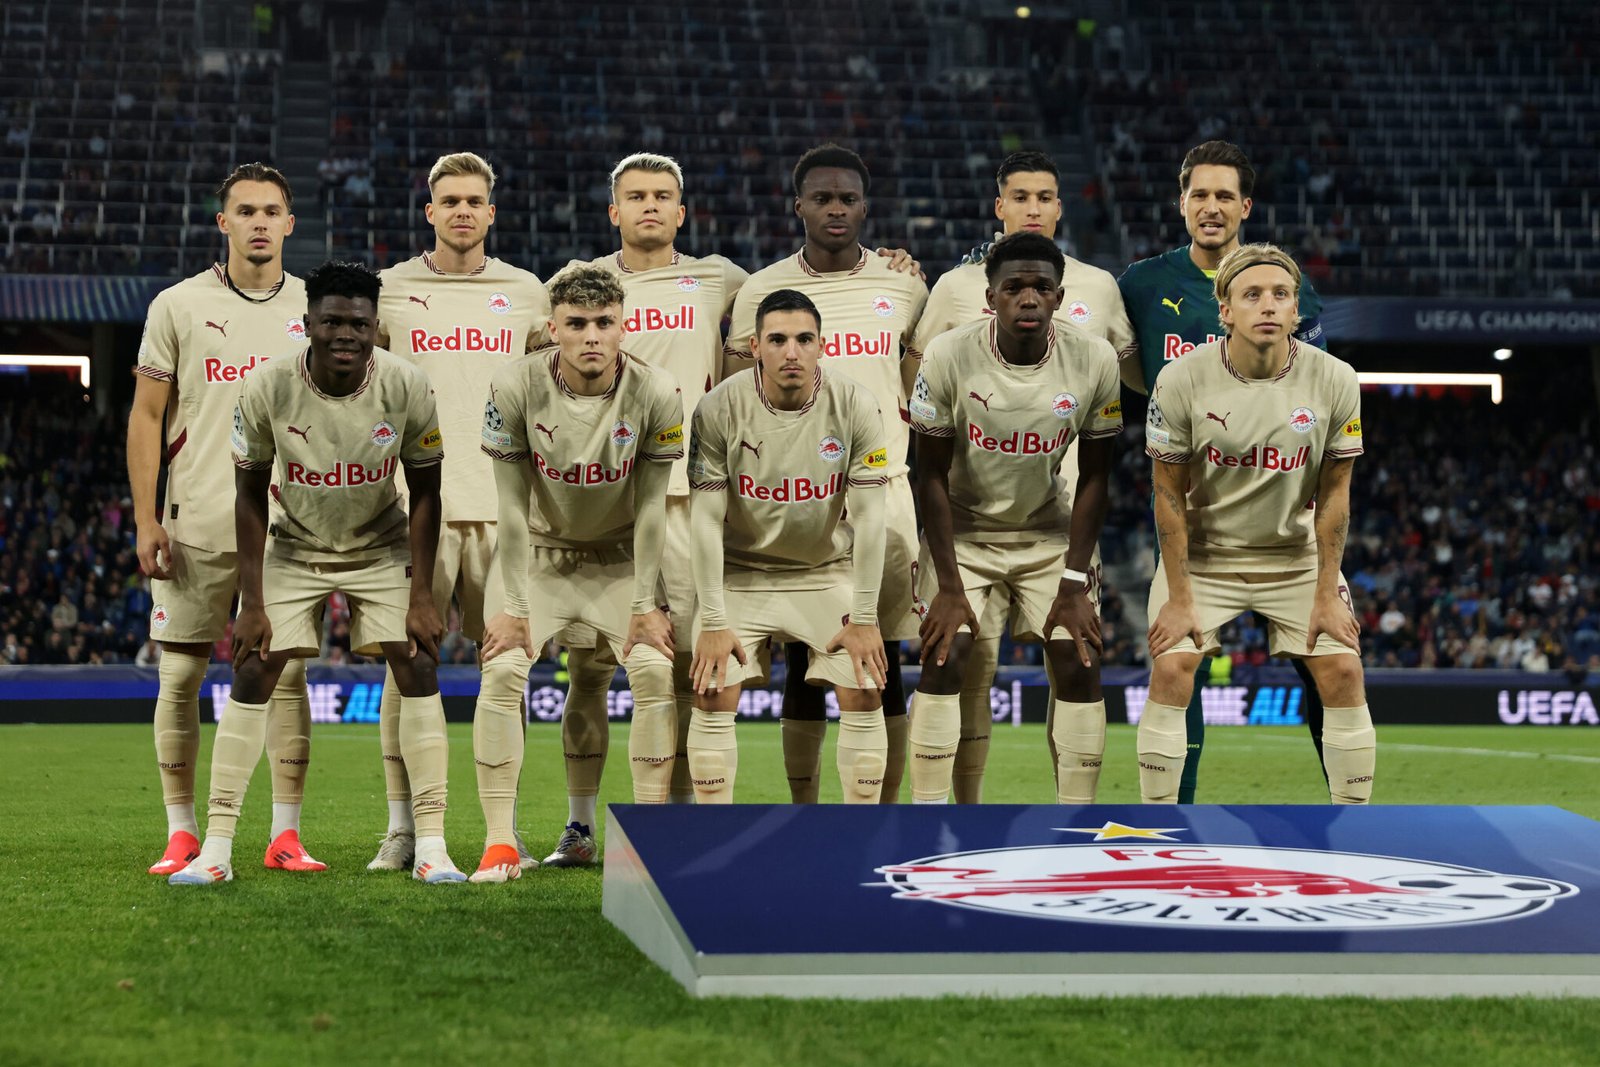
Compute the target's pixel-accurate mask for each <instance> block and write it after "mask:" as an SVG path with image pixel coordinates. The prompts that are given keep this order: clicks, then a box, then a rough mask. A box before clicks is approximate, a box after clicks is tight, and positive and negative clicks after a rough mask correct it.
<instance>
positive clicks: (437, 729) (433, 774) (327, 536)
mask: <svg viewBox="0 0 1600 1067" xmlns="http://www.w3.org/2000/svg"><path fill="white" fill-rule="evenodd" d="M380 284H381V283H380V282H379V280H378V276H377V275H376V274H373V273H372V272H371V271H369V270H367V269H366V268H365V267H362V266H361V265H359V264H355V263H325V264H323V265H322V266H320V267H318V268H317V269H316V270H314V271H312V272H311V275H310V276H309V277H308V278H307V279H306V313H305V314H306V334H307V338H308V340H309V341H310V343H311V345H310V348H309V349H307V350H306V351H305V352H303V353H301V354H300V355H298V356H286V357H283V358H280V359H276V360H274V361H272V362H271V363H269V364H267V365H266V366H265V367H263V368H261V369H260V370H259V371H257V372H256V373H254V374H252V375H251V376H250V377H249V378H248V379H247V380H246V381H245V385H244V388H243V390H242V391H241V392H240V394H239V399H238V401H237V403H236V404H235V406H234V413H233V433H232V444H233V453H234V465H235V466H236V467H237V473H236V474H235V486H236V492H235V499H234V515H235V524H236V526H237V528H238V540H239V587H240V592H239V617H238V619H237V620H236V621H235V622H234V627H233V669H234V680H233V690H232V693H231V695H230V696H229V698H228V705H227V709H226V711H225V712H224V714H223V716H222V722H221V724H220V725H219V726H218V727H217V734H216V738H215V740H214V742H213V744H212V750H211V790H210V794H209V795H210V804H209V817H208V820H207V824H206V838H205V842H204V843H203V844H202V845H201V847H200V854H199V856H197V857H196V858H195V859H194V860H193V862H191V863H190V864H189V865H188V866H186V867H185V868H184V869H183V870H181V871H179V872H178V873H176V874H174V875H173V876H172V877H171V878H170V879H168V880H169V881H170V882H171V883H172V884H173V885H216V884H218V883H220V882H227V881H231V880H232V879H233V863H232V859H233V835H234V830H235V828H236V826H237V824H238V821H239V812H240V808H241V806H242V804H243V802H244V796H245V792H246V790H247V789H248V788H249V785H250V774H251V771H252V770H253V769H254V767H255V764H256V761H257V760H258V759H260V757H261V749H262V745H263V742H264V740H265V731H266V714H267V708H266V704H265V701H266V699H267V697H268V695H269V694H270V693H271V692H272V689H273V686H275V685H276V684H277V680H278V676H279V674H281V673H282V671H283V668H284V665H285V664H286V663H287V662H288V661H289V660H290V659H294V658H303V657H307V656H315V655H317V653H318V649H319V646H320V644H321V633H320V626H319V619H320V616H321V610H322V605H323V604H324V602H325V601H326V600H327V598H328V596H329V595H330V594H332V593H334V592H343V593H344V595H345V596H346V598H348V599H349V601H350V615H351V621H350V643H351V646H352V647H353V649H354V650H355V651H356V652H358V653H361V654H363V655H372V654H377V653H381V654H382V655H383V656H384V657H385V658H386V659H388V661H389V666H390V667H391V669H392V670H393V672H394V678H395V682H396V684H397V685H398V687H399V689H400V692H401V707H400V744H401V750H402V753H403V754H404V756H405V760H406V766H407V767H408V768H410V771H411V779H412V787H413V791H414V799H413V808H414V811H413V815H414V818H415V823H416V827H417V856H416V866H415V869H414V870H413V872H412V874H413V876H414V877H415V878H416V879H418V880H419V881H424V882H428V883H430V884H438V883H446V882H461V881H465V879H466V876H465V875H464V874H462V873H461V872H460V871H459V870H457V869H456V866H455V864H454V863H452V862H451V861H450V856H449V854H448V853H447V852H446V851H445V843H444V812H445V797H446V789H445V772H446V768H447V766H448V762H449V760H448V747H447V746H448V742H447V740H446V737H445V725H444V706H443V705H442V704H441V703H440V700H439V684H438V677H437V674H438V672H437V670H436V667H437V663H438V655H439V638H440V637H442V636H443V632H444V627H443V624H442V623H441V622H440V619H439V613H438V611H436V610H435V609H434V606H433V593H432V582H433V573H432V572H433V561H434V556H435V553H436V552H437V549H438V545H437V542H438V538H439V464H440V460H441V459H442V458H443V455H444V449H443V437H442V435H441V434H440V432H439V419H438V413H437V411H436V409H435V407H434V402H433V390H432V389H431V388H430V387H429V385H428V379H427V378H426V376H424V375H423V373H422V372H421V371H420V370H418V369H417V368H415V367H413V366H412V365H411V364H410V363H408V362H406V361H405V360H403V359H400V358H398V357H396V356H392V355H390V354H389V353H387V352H383V351H377V350H374V348H373V340H374V338H375V337H376V335H377V327H378V289H379V285H380ZM402 464H403V465H404V466H405V468H406V474H407V477H406V483H407V485H408V486H409V487H410V498H411V499H410V508H409V510H408V509H407V508H404V507H402V506H401V504H400V494H399V492H398V491H397V490H396V488H395V484H394V473H395V471H396V469H398V468H399V467H400V466H401V465H402ZM275 468H276V469H277V470H278V471H279V472H280V476H279V480H278V482H277V484H275V485H274V484H273V473H274V469H275ZM269 491H270V495H271V496H272V497H273V498H274V499H275V500H276V502H277V504H278V508H279V510H278V512H277V513H276V514H275V515H274V517H273V519H272V521H271V524H270V527H269V524H268V517H267V499H268V495H269Z"/></svg>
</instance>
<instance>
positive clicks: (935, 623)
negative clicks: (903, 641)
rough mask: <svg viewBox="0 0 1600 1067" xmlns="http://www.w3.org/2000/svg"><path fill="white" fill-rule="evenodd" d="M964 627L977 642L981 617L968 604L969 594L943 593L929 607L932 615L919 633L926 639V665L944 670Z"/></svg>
mask: <svg viewBox="0 0 1600 1067" xmlns="http://www.w3.org/2000/svg"><path fill="white" fill-rule="evenodd" d="M963 625H965V626H966V627H967V628H968V629H970V630H971V631H972V636H973V637H974V638H976V637H977V636H978V616H977V615H976V614H975V613H974V612H973V610H972V605H971V604H970V603H969V602H968V601H967V594H966V593H965V592H964V591H957V592H947V591H946V590H943V589H941V590H939V592H938V593H936V594H935V595H934V598H933V603H931V604H929V605H928V613H927V614H926V615H924V616H923V617H922V628H921V629H920V630H919V631H918V635H919V636H920V637H921V638H922V662H923V663H933V664H935V665H936V666H940V667H943V666H944V661H945V660H946V659H947V658H948V657H949V655H950V646H951V644H953V643H954V642H955V639H956V634H957V633H959V632H960V630H961V627H962V626H963Z"/></svg>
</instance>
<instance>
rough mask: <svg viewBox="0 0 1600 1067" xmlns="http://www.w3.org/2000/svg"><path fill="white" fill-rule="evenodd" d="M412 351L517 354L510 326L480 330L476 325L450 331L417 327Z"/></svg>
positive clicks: (412, 334) (412, 335) (412, 339)
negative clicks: (436, 331)
mask: <svg viewBox="0 0 1600 1067" xmlns="http://www.w3.org/2000/svg"><path fill="white" fill-rule="evenodd" d="M411 351H413V352H494V353H498V354H500V355H504V356H509V355H515V354H516V350H515V349H514V348H512V330H511V328H510V327H509V326H508V327H506V328H505V329H503V330H480V329H478V328H477V327H476V326H457V327H456V328H455V329H453V330H451V331H449V332H448V333H434V332H433V331H432V330H427V329H415V330H412V331H411Z"/></svg>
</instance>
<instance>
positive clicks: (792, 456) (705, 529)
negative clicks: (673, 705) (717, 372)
mask: <svg viewBox="0 0 1600 1067" xmlns="http://www.w3.org/2000/svg"><path fill="white" fill-rule="evenodd" d="M822 326H823V320H822V317H821V315H820V314H819V312H818V311H817V307H816V305H815V304H814V303H812V301H811V300H810V299H808V298H807V297H806V296H805V295H804V294H803V293H800V292H797V291H796V290H793V289H780V290H777V291H775V292H772V293H769V294H767V296H765V297H764V298H763V299H762V301H761V304H760V306H759V307H757V309H756V312H755V327H754V331H755V333H754V336H753V337H752V338H751V341H750V345H751V354H752V355H753V356H754V357H755V366H754V367H751V368H747V369H745V370H742V371H739V372H737V373H735V374H733V375H731V376H729V377H728V378H727V379H726V380H725V381H723V383H722V384H721V385H719V386H717V388H716V389H714V390H712V391H711V393H710V394H709V395H707V396H706V397H705V398H704V399H703V400H702V401H701V403H700V407H699V409H698V410H697V411H696V412H695V422H696V426H695V431H694V453H693V455H691V456H690V459H689V477H690V479H691V482H692V484H693V486H694V503H693V504H692V508H693V516H694V530H693V534H692V538H693V552H694V578H695V586H696V589H697V591H698V593H699V608H700V613H699V619H698V620H697V624H696V630H697V633H696V636H695V645H694V665H693V672H694V685H695V693H696V694H697V695H696V698H695V711H694V719H693V723H692V725H691V726H690V728H689V764H690V773H691V777H692V779H693V781H694V788H695V796H696V798H697V799H698V800H699V802H700V803H703V804H705V803H710V804H730V803H732V802H733V788H734V782H735V778H736V776H737V773H738V768H739V751H738V743H737V740H736V739H735V736H734V719H735V717H736V714H737V709H738V703H739V687H740V683H741V682H742V681H743V680H744V679H745V678H746V677H747V676H748V675H749V674H750V673H751V672H749V671H748V670H747V669H746V668H747V667H748V665H749V662H750V658H751V656H752V655H754V654H756V653H757V652H758V650H759V649H760V648H761V647H762V646H764V645H767V644H768V643H770V642H771V641H774V640H788V641H791V642H799V643H802V644H803V645H804V646H805V647H806V648H807V649H808V650H809V652H810V655H809V656H808V657H807V666H806V676H807V681H808V682H809V683H810V684H811V685H814V686H820V685H823V684H831V685H832V686H833V687H834V692H835V693H836V695H837V698H838V702H839V744H838V753H837V760H836V763H837V767H838V771H839V781H840V785H841V786H842V787H843V790H844V800H845V803H847V804H852V803H853V804H876V803H878V801H879V794H880V792H881V790H882V788H883V784H884V780H883V777H884V776H883V772H884V763H885V756H886V753H887V749H888V739H887V737H886V736H885V733H884V726H883V711H882V701H881V699H880V693H881V691H882V688H883V682H884V668H885V667H886V665H887V664H886V661H885V649H884V644H883V638H882V636H881V635H880V634H879V632H878V627H877V611H878V605H879V603H880V600H879V595H878V582H879V580H880V578H881V577H882V574H883V547H884V527H883V486H884V483H885V481H886V478H885V476H884V473H883V472H884V471H885V470H886V469H887V468H888V465H889V454H888V450H887V449H886V448H885V446H884V428H883V419H882V417H881V416H880V415H879V414H878V410H877V403H876V401H875V400H874V399H873V397H872V395H871V393H870V392H869V391H868V390H866V389H865V388H863V387H861V386H860V385H857V384H856V383H855V382H854V381H852V380H850V379H849V378H847V377H845V376H844V375H841V374H835V373H834V372H833V368H832V366H831V365H830V366H829V368H828V369H826V370H824V369H822V368H821V367H819V365H818V364H819V362H821V361H822V336H821V334H822ZM846 503H848V505H849V512H850V519H849V521H848V522H847V521H846V520H845V517H844V513H845V507H846ZM841 619H842V620H843V623H844V624H843V626H842V627H841V626H840V621H841ZM790 669H791V671H793V672H795V673H798V669H797V668H796V667H794V666H791V668H790Z"/></svg>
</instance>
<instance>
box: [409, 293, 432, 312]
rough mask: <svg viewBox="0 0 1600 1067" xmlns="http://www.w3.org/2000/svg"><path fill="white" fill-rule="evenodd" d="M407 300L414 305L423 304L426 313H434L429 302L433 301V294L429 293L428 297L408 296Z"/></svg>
mask: <svg viewBox="0 0 1600 1067" xmlns="http://www.w3.org/2000/svg"><path fill="white" fill-rule="evenodd" d="M406 299H407V300H409V301H411V302H412V303H413V304H421V305H422V310H424V311H432V310H433V309H432V308H431V307H429V306H428V301H430V300H432V299H433V294H432V293H429V294H428V295H427V296H408V297H406Z"/></svg>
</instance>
